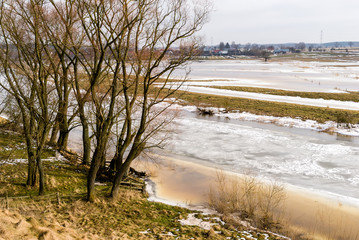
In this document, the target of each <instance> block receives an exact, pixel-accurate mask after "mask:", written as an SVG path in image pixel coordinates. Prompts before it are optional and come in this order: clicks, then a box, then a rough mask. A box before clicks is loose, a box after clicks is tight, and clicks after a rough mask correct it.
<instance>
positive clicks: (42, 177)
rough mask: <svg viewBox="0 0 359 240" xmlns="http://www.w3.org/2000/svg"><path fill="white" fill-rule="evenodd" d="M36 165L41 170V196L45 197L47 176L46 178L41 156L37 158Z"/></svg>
mask: <svg viewBox="0 0 359 240" xmlns="http://www.w3.org/2000/svg"><path fill="white" fill-rule="evenodd" d="M36 163H37V168H38V169H39V195H44V192H45V189H44V187H45V176H44V169H43V167H42V160H41V156H40V155H39V156H37V158H36Z"/></svg>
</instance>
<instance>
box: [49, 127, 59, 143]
mask: <svg viewBox="0 0 359 240" xmlns="http://www.w3.org/2000/svg"><path fill="white" fill-rule="evenodd" d="M58 133H59V125H58V122H57V121H56V122H55V125H54V126H53V128H52V131H51V137H50V145H52V146H55V145H56V138H57V134H58Z"/></svg>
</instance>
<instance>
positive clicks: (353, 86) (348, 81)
mask: <svg viewBox="0 0 359 240" xmlns="http://www.w3.org/2000/svg"><path fill="white" fill-rule="evenodd" d="M189 68H190V70H191V72H190V74H189V80H192V81H196V82H192V83H191V84H192V85H208V86H210V85H212V86H213V85H217V86H247V87H266V88H274V89H285V90H294V91H308V92H343V91H359V88H358V86H359V62H357V61H347V62H341V61H339V60H338V61H336V62H315V61H313V62H304V61H288V62H267V63H265V62H263V61H262V60H218V61H215V60H213V61H202V62H192V63H191V64H190V65H189ZM183 75H184V71H183V70H179V71H177V72H175V74H174V77H179V78H180V77H181V76H183ZM208 81H210V82H208Z"/></svg>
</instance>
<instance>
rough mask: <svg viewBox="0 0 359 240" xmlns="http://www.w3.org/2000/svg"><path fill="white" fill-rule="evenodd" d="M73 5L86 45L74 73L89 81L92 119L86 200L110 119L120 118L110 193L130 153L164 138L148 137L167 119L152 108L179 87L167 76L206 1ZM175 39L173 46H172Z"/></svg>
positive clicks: (183, 56)
mask: <svg viewBox="0 0 359 240" xmlns="http://www.w3.org/2000/svg"><path fill="white" fill-rule="evenodd" d="M76 7H77V9H76V10H77V12H78V16H79V19H80V21H81V30H80V32H83V33H84V35H83V36H84V39H85V41H84V43H85V45H87V46H88V47H87V48H86V49H85V48H83V47H78V48H76V51H73V54H74V55H77V56H78V58H77V60H78V63H79V70H80V71H82V72H84V73H85V75H86V77H85V78H83V79H77V80H81V81H84V82H85V83H84V85H85V86H88V87H87V90H86V93H89V94H88V95H90V96H91V106H92V108H93V112H94V125H95V127H94V129H93V134H94V136H95V142H94V146H93V148H94V153H93V156H92V159H91V166H90V170H89V174H88V179H87V180H88V181H87V190H88V200H90V201H92V200H94V197H95V191H94V183H95V179H96V175H97V173H98V170H99V169H100V167H101V166H103V165H104V160H105V152H106V148H107V146H108V141H109V137H110V135H111V133H112V131H113V126H114V123H115V122H119V123H120V124H119V125H120V126H121V127H120V131H119V132H120V135H119V138H118V141H117V146H116V155H115V157H114V158H113V163H114V164H112V165H113V166H114V170H115V172H116V174H115V177H114V183H113V188H112V192H111V195H112V197H114V198H116V197H117V195H118V192H119V183H120V181H121V179H122V178H123V176H124V175H125V173H126V172H127V170H128V168H129V166H130V164H131V163H132V161H133V160H134V159H135V158H136V157H138V156H139V154H140V153H141V152H143V151H144V149H146V148H149V147H154V146H157V145H158V144H159V143H160V142H161V141H162V140H159V142H156V143H153V142H151V143H150V144H149V139H151V138H152V137H153V136H154V135H155V133H157V132H158V131H160V130H161V128H162V127H163V126H164V125H165V124H166V123H167V122H168V121H167V120H163V121H157V120H158V119H159V116H161V114H162V113H163V112H164V111H165V110H166V108H160V109H158V108H157V109H156V111H155V110H154V109H155V107H156V105H158V104H159V103H160V102H163V101H164V100H165V99H167V98H168V97H170V96H172V95H173V94H174V92H175V91H176V90H177V89H178V88H179V87H180V85H181V84H177V85H173V84H170V81H169V77H170V76H171V73H172V72H173V71H174V70H175V69H176V68H179V67H181V66H182V65H183V64H184V63H185V62H186V61H188V60H190V59H191V56H192V55H193V54H194V53H195V52H196V49H197V47H198V39H196V38H194V37H193V38H192V36H193V35H194V34H195V33H196V32H197V31H198V30H200V29H201V26H202V25H203V23H204V22H205V21H206V17H207V14H208V10H209V5H208V4H205V3H204V2H203V1H201V4H199V2H198V1H185V0H139V1H130V0H126V1H122V2H120V3H119V2H113V1H99V2H93V1H78V2H77V6H76ZM180 45H182V47H181V48H179V50H173V49H172V48H175V47H176V46H177V47H179V46H180ZM183 46H185V47H183ZM84 50H87V52H84ZM170 52H171V53H172V54H169V53H170ZM75 82H76V81H75ZM76 84H77V83H76Z"/></svg>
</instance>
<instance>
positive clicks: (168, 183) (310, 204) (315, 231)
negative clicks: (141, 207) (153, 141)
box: [135, 155, 359, 239]
mask: <svg viewBox="0 0 359 240" xmlns="http://www.w3.org/2000/svg"><path fill="white" fill-rule="evenodd" d="M152 158H153V159H156V161H155V162H153V161H138V162H136V164H135V168H137V169H139V170H145V171H148V172H149V173H150V174H151V180H152V181H154V182H155V184H156V196H157V197H158V198H161V199H165V200H168V201H172V202H178V203H186V204H193V205H206V204H208V201H209V196H208V195H209V189H210V187H211V186H215V184H216V181H217V175H218V172H219V169H214V168H210V167H207V166H202V165H200V164H197V163H191V162H187V161H183V160H179V159H175V158H172V157H166V156H160V155H153V156H152ZM221 174H224V175H225V176H226V177H228V178H232V179H233V178H238V177H240V175H238V174H235V173H231V172H224V171H221ZM263 184H265V183H263ZM285 191H286V200H285V202H284V207H283V214H282V215H283V219H282V221H283V222H284V223H285V224H286V225H287V224H288V226H286V227H287V228H290V229H291V231H300V232H304V233H306V234H308V236H311V237H314V236H315V239H339V238H338V237H339V236H342V237H343V238H341V239H357V238H359V228H358V226H359V207H358V206H355V205H351V204H348V203H345V202H342V201H340V200H336V199H334V198H326V197H324V196H323V195H319V194H317V193H314V192H310V191H308V190H305V189H299V188H295V187H286V188H285ZM320 236H324V237H323V238H321V237H320Z"/></svg>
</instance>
